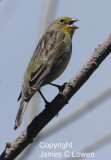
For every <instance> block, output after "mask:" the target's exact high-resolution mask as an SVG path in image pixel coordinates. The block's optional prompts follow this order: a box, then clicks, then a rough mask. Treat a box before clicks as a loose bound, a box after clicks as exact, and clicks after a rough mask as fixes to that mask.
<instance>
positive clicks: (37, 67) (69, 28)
mask: <svg viewBox="0 0 111 160" xmlns="http://www.w3.org/2000/svg"><path fill="white" fill-rule="evenodd" d="M76 21H78V20H77V19H75V18H69V17H61V18H58V19H56V20H55V21H53V22H52V23H51V24H50V25H49V27H48V28H47V30H46V32H45V33H44V34H43V36H42V37H41V39H40V40H39V42H38V45H37V47H36V49H35V51H34V53H33V55H32V57H31V60H30V61H29V64H28V66H27V68H26V72H25V74H24V79H23V83H22V89H21V92H20V95H19V97H18V101H19V100H20V99H21V102H20V107H19V109H18V112H17V115H16V119H15V125H14V130H15V129H17V128H18V127H19V126H20V125H21V123H22V120H23V116H24V112H25V110H26V108H27V105H28V102H29V101H30V100H31V98H32V96H33V95H34V94H35V93H36V92H37V91H38V92H39V93H40V94H41V96H42V98H43V99H44V101H45V102H46V103H47V101H46V100H45V98H44V97H43V95H42V93H41V91H40V88H41V87H42V86H44V85H46V84H51V82H52V81H54V80H55V79H57V78H58V77H59V76H60V75H61V74H62V73H63V72H64V70H65V69H66V67H67V65H68V63H69V60H70V57H71V53H72V37H73V35H74V33H75V30H76V29H78V27H77V26H76V25H75V24H74V22H76ZM52 85H53V84H52ZM55 86H57V85H55Z"/></svg>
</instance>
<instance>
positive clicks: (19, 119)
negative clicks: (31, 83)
mask: <svg viewBox="0 0 111 160" xmlns="http://www.w3.org/2000/svg"><path fill="white" fill-rule="evenodd" d="M27 104H28V102H25V101H24V100H22V101H21V103H20V107H19V110H18V113H17V116H16V119H15V125H14V130H16V129H17V128H18V127H19V126H20V125H21V123H22V119H23V116H24V112H25V110H26V107H27Z"/></svg>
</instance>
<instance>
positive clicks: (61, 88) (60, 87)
mask: <svg viewBox="0 0 111 160" xmlns="http://www.w3.org/2000/svg"><path fill="white" fill-rule="evenodd" d="M48 84H50V85H52V86H54V87H57V88H58V89H59V92H62V91H63V90H64V88H65V86H66V84H67V83H64V84H63V85H57V84H53V83H48Z"/></svg>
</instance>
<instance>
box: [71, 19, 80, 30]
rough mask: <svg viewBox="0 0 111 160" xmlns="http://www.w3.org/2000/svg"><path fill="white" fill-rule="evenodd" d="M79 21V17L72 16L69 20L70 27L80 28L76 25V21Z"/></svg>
mask: <svg viewBox="0 0 111 160" xmlns="http://www.w3.org/2000/svg"><path fill="white" fill-rule="evenodd" d="M77 21H78V20H77V19H74V18H72V19H71V20H70V21H69V27H70V28H73V29H78V28H79V27H77V26H76V25H74V22H77Z"/></svg>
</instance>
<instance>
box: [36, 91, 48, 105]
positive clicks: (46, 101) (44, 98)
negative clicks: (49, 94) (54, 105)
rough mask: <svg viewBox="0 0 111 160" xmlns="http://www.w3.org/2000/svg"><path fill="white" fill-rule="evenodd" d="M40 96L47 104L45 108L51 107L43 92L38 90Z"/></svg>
mask: <svg viewBox="0 0 111 160" xmlns="http://www.w3.org/2000/svg"><path fill="white" fill-rule="evenodd" d="M38 92H39V94H40V95H41V97H42V98H43V100H44V102H45V104H46V105H45V107H47V106H48V105H49V102H48V101H47V100H46V99H45V97H44V96H43V94H42V92H41V91H40V89H39V90H38Z"/></svg>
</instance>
